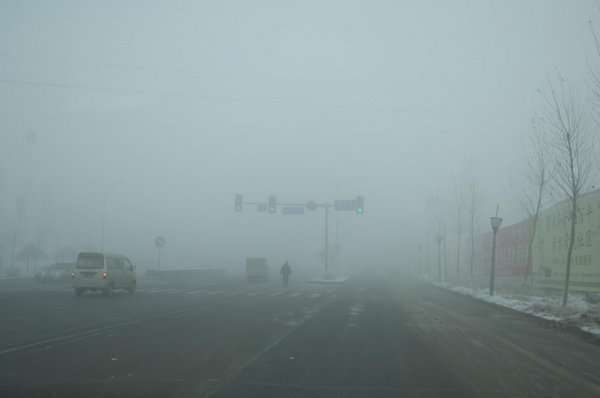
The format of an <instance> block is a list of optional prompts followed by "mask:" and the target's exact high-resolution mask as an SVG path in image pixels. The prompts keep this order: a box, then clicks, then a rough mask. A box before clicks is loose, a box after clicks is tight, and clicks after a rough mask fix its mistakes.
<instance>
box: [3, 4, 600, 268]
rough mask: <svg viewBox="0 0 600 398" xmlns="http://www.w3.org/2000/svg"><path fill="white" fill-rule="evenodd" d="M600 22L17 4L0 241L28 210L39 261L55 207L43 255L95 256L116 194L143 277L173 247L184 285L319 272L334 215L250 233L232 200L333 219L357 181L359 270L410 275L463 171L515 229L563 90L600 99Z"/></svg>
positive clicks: (250, 217)
mask: <svg viewBox="0 0 600 398" xmlns="http://www.w3.org/2000/svg"><path fill="white" fill-rule="evenodd" d="M589 20H592V22H593V23H594V24H595V26H597V27H598V29H600V11H599V10H598V8H597V5H596V3H595V2H594V1H587V0H586V1H584V0H580V1H545V0H544V1H502V2H499V1H479V0H478V1H451V2H449V1H428V2H423V1H418V2H417V1H368V2H366V1H365V2H359V1H353V2H348V1H322V2H321V1H320V2H285V1H272V2H268V1H245V2H241V1H234V2H231V1H229V2H228V1H219V2H216V1H215V2H198V1H187V2H185V1H154V2H150V1H147V2H132V1H85V2H80V1H7V0H1V1H0V49H1V50H0V139H1V141H0V187H1V191H0V225H1V226H0V240H2V239H3V240H6V239H7V237H8V235H9V230H10V228H11V225H12V224H11V223H13V221H14V217H15V216H14V208H15V206H14V200H15V197H17V196H19V195H24V196H25V197H26V198H27V222H26V228H25V229H24V230H23V232H22V236H21V238H20V239H21V241H22V244H23V245H24V244H25V243H26V242H27V241H31V240H33V239H35V236H36V234H37V231H38V230H39V224H40V222H39V218H40V216H39V214H40V210H39V209H40V207H41V203H51V205H50V208H51V210H49V211H48V214H49V216H48V219H49V220H50V221H48V223H47V224H48V225H49V226H48V227H47V232H45V235H44V236H45V238H44V239H43V241H44V243H43V245H44V248H45V250H47V251H48V252H50V253H52V252H53V251H55V250H56V249H57V248H58V247H62V246H66V245H79V246H82V245H94V246H97V247H99V246H100V240H101V232H100V231H101V223H102V197H103V192H104V190H103V189H102V188H100V187H99V186H108V185H111V184H114V183H117V182H119V181H125V182H124V183H122V184H120V185H117V186H114V187H112V188H109V189H108V190H107V202H106V203H107V216H106V238H105V241H106V243H105V246H106V248H107V249H110V250H113V251H118V252H123V253H125V254H130V255H131V257H132V258H133V259H134V262H137V263H139V264H144V265H147V266H152V265H153V262H154V261H155V257H156V248H155V247H154V246H153V242H154V238H155V237H156V236H157V235H163V236H164V237H165V238H166V240H167V245H166V246H165V248H164V251H163V253H164V254H163V255H164V257H163V258H164V259H165V260H164V261H165V262H166V263H168V264H169V265H170V266H176V264H182V265H185V266H196V265H197V264H198V263H211V264H213V265H215V266H218V265H231V264H232V263H236V262H240V263H241V262H242V259H243V257H245V256H247V255H263V256H265V257H267V258H269V259H270V260H271V263H272V264H273V263H279V262H281V261H283V260H285V259H288V260H290V261H291V262H296V263H301V264H306V263H309V262H318V260H316V259H315V255H316V253H317V252H318V250H320V249H321V247H322V241H323V225H324V221H323V220H324V217H323V212H322V210H318V211H316V212H314V213H310V212H307V214H306V215H304V216H302V217H293V216H283V215H281V210H279V212H278V214H277V215H275V216H274V215H267V214H263V213H257V212H256V208H255V207H253V206H249V205H248V206H244V211H243V212H242V213H234V212H233V198H234V194H235V193H243V194H244V199H245V200H246V201H266V200H267V198H268V195H269V194H276V195H277V198H278V200H279V201H282V202H302V203H304V202H306V201H308V200H316V201H318V202H324V201H330V202H331V201H332V200H333V199H335V194H336V192H335V191H336V190H335V186H334V183H339V182H341V181H345V180H348V179H350V178H352V177H355V176H356V177H357V178H356V179H355V180H353V181H351V182H347V183H345V184H342V185H340V190H339V194H340V198H343V199H352V198H354V197H355V196H356V195H364V196H365V214H364V215H362V216H357V215H355V214H354V213H342V214H339V225H340V237H339V239H340V243H341V244H342V249H343V250H344V252H345V255H346V256H347V258H349V259H352V261H364V262H376V261H390V262H395V261H398V258H399V256H401V255H403V253H405V251H406V248H407V247H409V246H414V244H416V243H418V242H419V241H420V240H421V238H422V236H423V234H424V233H425V231H426V230H427V229H432V228H431V224H432V220H431V216H430V215H429V211H428V208H427V200H428V198H429V197H430V196H431V195H432V194H433V193H435V192H438V191H440V192H442V193H443V194H444V195H446V197H447V198H448V199H451V198H452V189H453V188H452V187H453V184H452V181H453V180H456V179H457V178H460V177H459V176H460V173H461V169H462V166H461V164H462V161H463V159H464V158H465V156H473V157H474V158H476V159H479V160H480V164H481V166H480V171H481V174H482V176H483V179H484V183H483V191H484V193H485V196H486V197H487V198H488V203H487V204H486V207H485V208H484V211H483V221H482V223H483V226H484V228H487V225H488V221H487V217H489V216H490V215H493V212H494V211H495V207H496V204H497V203H500V209H501V216H503V217H505V219H506V220H507V221H506V222H508V223H510V222H515V221H518V220H520V219H521V218H522V214H518V213H516V212H515V211H514V210H513V209H512V208H511V207H510V203H509V199H508V197H507V195H506V193H505V189H506V184H505V180H506V175H507V172H508V169H509V167H510V164H511V163H512V162H514V161H515V159H516V157H515V149H516V148H518V147H519V144H520V142H521V141H520V140H521V137H523V136H524V135H525V134H526V133H527V131H528V129H529V127H530V120H531V117H532V115H533V112H534V111H536V110H538V109H539V107H540V105H541V103H542V97H541V95H540V93H539V92H538V91H537V89H538V88H541V87H542V86H543V85H544V82H545V80H546V76H547V75H549V76H551V77H554V76H556V73H557V72H556V71H557V70H558V71H560V73H561V74H562V75H565V76H569V77H570V78H571V79H572V80H573V81H574V82H575V83H576V84H577V85H578V86H579V87H580V88H581V89H582V91H584V92H585V89H586V85H585V79H586V77H587V74H588V65H587V63H588V61H589V62H590V63H591V64H593V65H596V64H598V63H599V62H600V58H599V56H598V54H597V52H596V51H595V47H594V42H593V37H592V35H591V33H590V28H589V24H588V21H589ZM586 95H587V94H586ZM28 137H29V138H30V139H29V140H28ZM321 180H326V181H330V182H331V183H329V184H328V183H325V182H323V181H321ZM93 184H96V185H93ZM331 221H332V222H331V228H332V231H331V239H332V241H335V214H333V212H332V217H331ZM446 224H447V226H448V228H449V229H451V228H454V219H453V218H452V217H451V215H450V214H448V216H447V221H446ZM5 259H6V257H5ZM5 261H6V260H5Z"/></svg>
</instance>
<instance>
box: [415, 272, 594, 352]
mask: <svg viewBox="0 0 600 398" xmlns="http://www.w3.org/2000/svg"><path fill="white" fill-rule="evenodd" d="M424 283H427V282H424ZM429 285H430V286H432V287H435V288H438V289H442V290H444V291H446V292H450V293H454V294H457V295H460V296H461V297H466V298H467V299H471V300H477V301H478V302H480V303H484V304H488V305H489V306H492V307H496V308H503V309H505V310H509V311H513V312H516V313H517V314H521V315H526V316H528V317H530V318H532V319H534V320H536V321H537V323H539V324H544V325H550V327H551V329H556V330H558V331H560V332H567V333H569V334H572V335H577V336H578V337H582V338H583V339H584V340H586V341H587V342H589V343H591V344H595V345H598V346H600V335H597V334H595V333H591V332H588V331H585V330H583V329H581V327H579V326H573V325H569V324H563V323H562V322H561V321H555V320H553V319H546V318H542V317H539V316H537V315H534V314H530V313H528V312H523V311H519V310H516V309H514V308H510V307H505V306H503V305H500V304H497V303H492V302H490V301H486V300H481V299H479V298H477V297H474V296H471V295H469V294H465V293H461V292H455V291H454V290H450V289H446V288H444V287H441V286H436V285H434V284H431V283H429Z"/></svg>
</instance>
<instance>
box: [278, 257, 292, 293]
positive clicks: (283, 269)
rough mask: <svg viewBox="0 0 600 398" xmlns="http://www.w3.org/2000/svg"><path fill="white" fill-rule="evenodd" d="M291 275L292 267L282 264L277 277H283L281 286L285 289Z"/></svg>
mask: <svg viewBox="0 0 600 398" xmlns="http://www.w3.org/2000/svg"><path fill="white" fill-rule="evenodd" d="M291 274H292V267H290V265H289V264H288V262H287V261H286V262H285V264H283V267H281V271H280V272H279V275H283V286H286V287H287V285H288V281H289V279H290V275H291Z"/></svg>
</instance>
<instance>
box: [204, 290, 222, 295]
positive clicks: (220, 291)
mask: <svg viewBox="0 0 600 398" xmlns="http://www.w3.org/2000/svg"><path fill="white" fill-rule="evenodd" d="M226 291H227V290H217V291H214V292H210V293H206V294H211V295H212V294H219V293H225V292H226Z"/></svg>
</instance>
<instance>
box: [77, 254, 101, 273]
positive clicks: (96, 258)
mask: <svg viewBox="0 0 600 398" xmlns="http://www.w3.org/2000/svg"><path fill="white" fill-rule="evenodd" d="M75 268H77V269H102V268H104V257H103V256H102V254H84V255H80V256H79V258H78V259H77V265H75Z"/></svg>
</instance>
